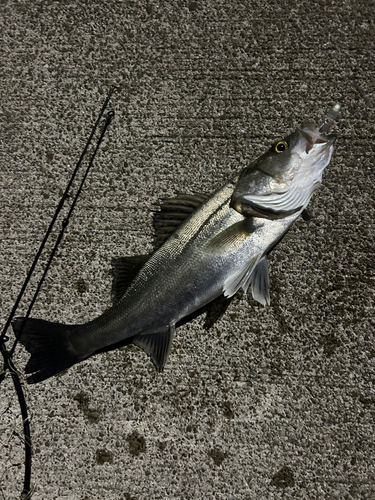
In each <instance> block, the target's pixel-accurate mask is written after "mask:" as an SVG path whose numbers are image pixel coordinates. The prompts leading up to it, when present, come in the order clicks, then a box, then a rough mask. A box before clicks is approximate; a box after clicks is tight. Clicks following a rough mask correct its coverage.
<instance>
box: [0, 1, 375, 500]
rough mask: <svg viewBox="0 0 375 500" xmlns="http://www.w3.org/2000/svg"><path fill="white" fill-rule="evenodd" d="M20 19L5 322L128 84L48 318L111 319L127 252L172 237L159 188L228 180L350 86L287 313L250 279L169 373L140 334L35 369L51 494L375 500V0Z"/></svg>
mask: <svg viewBox="0 0 375 500" xmlns="http://www.w3.org/2000/svg"><path fill="white" fill-rule="evenodd" d="M0 32H1V33H2V43H1V52H0V65H1V70H0V92H1V116H0V120H1V124H0V152H1V156H0V200H1V202H0V203H1V212H0V231H1V232H0V234H1V236H0V245H1V252H0V286H1V294H0V305H1V307H0V313H1V324H2V325H3V324H4V323H5V320H6V318H7V315H8V314H9V312H10V310H11V307H12V304H13V302H14V300H15V298H16V296H17V294H18V291H19V289H20V287H21V285H22V283H23V280H24V278H25V275H26V272H27V270H28V268H29V266H30V265H31V262H32V259H33V257H34V255H35V252H36V250H37V248H38V246H39V243H40V241H41V239H42V237H43V235H44V232H45V230H46V227H47V226H48V223H49V221H50V220H51V217H52V214H53V213H54V210H55V207H56V206H57V203H58V200H59V196H60V195H61V192H62V190H63V189H64V188H65V186H66V183H67V182H68V179H69V176H70V174H71V173H72V171H73V168H74V166H75V164H76V162H77V161H78V158H79V156H80V154H81V151H82V149H83V147H84V145H85V142H86V138H87V137H88V135H89V133H90V130H91V127H92V125H93V123H94V121H95V117H96V116H97V114H98V112H99V110H100V107H101V105H102V103H103V101H104V99H105V96H106V94H107V92H108V89H109V87H110V86H111V85H116V86H118V91H117V93H116V94H115V95H114V96H113V98H112V100H111V105H112V108H113V109H114V110H115V113H116V116H115V119H114V121H113V123H112V125H111V127H110V130H109V131H108V133H107V135H106V138H105V141H104V144H103V146H102V148H101V150H100V153H99V155H98V157H97V160H96V162H95V165H94V168H93V171H92V173H91V174H90V176H89V179H88V181H87V184H86V187H85V189H84V192H83V193H82V196H81V198H80V201H79V203H78V205H77V207H76V211H75V213H74V216H73V219H72V221H71V223H70V225H69V229H68V231H67V234H66V237H65V238H64V241H63V244H62V246H61V247H60V250H59V252H58V255H57V257H56V260H55V261H54V265H53V267H52V269H51V272H50V273H49V276H48V279H47V282H46V284H45V286H44V287H43V289H42V292H41V294H40V297H39V299H38V301H37V304H36V305H35V308H34V311H33V316H35V317H39V318H44V319H49V320H53V321H60V322H67V323H79V322H83V321H88V320H89V319H92V318H94V317H95V316H97V315H98V314H99V313H101V312H102V311H103V310H104V309H105V308H106V307H108V305H109V304H110V288H111V275H110V268H111V265H110V263H111V259H112V258H113V257H115V256H121V255H133V254H139V253H147V252H149V251H150V250H151V248H152V239H153V229H152V218H151V212H150V210H151V209H152V207H153V206H154V204H155V203H156V202H157V201H158V199H159V198H162V197H168V196H173V195H175V194H176V193H179V192H190V193H191V192H194V191H198V192H210V191H213V190H214V189H216V188H218V187H219V186H221V185H222V184H223V183H224V182H225V181H226V180H227V179H228V178H231V177H232V176H233V175H234V174H235V173H236V172H238V171H239V170H241V169H242V168H243V167H244V166H245V165H247V164H249V162H250V161H251V160H253V159H255V158H256V157H257V156H258V155H259V154H261V153H262V152H264V151H265V150H266V149H267V148H268V147H269V145H270V144H272V142H273V141H275V140H276V139H277V138H282V137H284V136H285V135H287V133H289V132H290V131H292V130H293V129H294V128H295V127H296V126H298V125H299V124H301V123H302V122H303V121H306V120H308V119H310V120H315V121H317V122H318V123H320V122H321V120H322V119H323V117H324V115H325V113H326V112H327V110H328V109H329V108H330V106H332V105H333V104H335V103H336V102H340V103H341V104H342V117H341V119H340V120H339V121H338V123H337V125H336V126H335V129H336V131H337V132H338V133H339V135H340V139H339V141H338V142H337V147H336V151H335V154H334V157H333V159H332V162H331V165H330V166H329V168H328V169H327V170H326V172H325V174H324V179H323V185H322V187H321V188H320V190H319V191H318V192H317V194H316V195H315V196H314V198H313V200H312V202H311V204H310V208H311V211H312V213H313V216H314V217H313V219H312V220H311V221H310V222H305V221H303V220H302V219H300V220H298V221H297V222H296V224H295V225H294V226H293V228H292V230H291V231H290V233H289V234H288V235H287V237H286V238H285V239H284V240H283V241H282V243H280V245H279V246H278V247H277V249H276V250H275V251H274V252H273V254H272V256H271V258H270V276H271V306H270V307H266V308H263V307H262V306H261V305H259V304H258V303H255V302H254V301H253V300H251V299H247V298H246V297H244V296H242V297H236V298H235V300H234V301H233V302H232V304H231V305H230V307H229V309H228V310H227V312H226V314H225V315H224V316H223V318H222V319H221V320H219V321H218V322H217V323H216V324H215V325H214V326H213V327H212V328H211V329H209V330H205V329H204V318H203V317H200V318H198V319H195V320H194V321H192V322H191V323H189V324H186V325H184V326H183V327H181V328H180V329H179V330H178V331H177V334H176V338H175V340H174V343H173V348H172V352H171V356H170V359H169V363H168V365H167V367H166V370H165V372H164V373H163V374H158V373H156V372H155V370H154V368H153V366H152V364H151V363H150V361H149V360H148V358H147V356H146V355H145V354H144V353H143V352H141V351H139V350H138V349H137V348H132V349H129V348H122V349H119V350H116V351H113V352H109V353H106V354H102V355H99V356H96V357H95V358H92V359H90V360H88V361H85V362H83V363H81V364H80V365H76V366H75V367H73V368H72V369H70V370H69V371H68V372H67V373H66V374H64V375H61V376H56V377H53V378H52V379H49V380H47V381H46V382H44V383H41V384H39V385H34V386H26V387H25V391H26V396H27V401H28V405H29V411H30V414H31V429H32V437H33V464H32V483H33V486H34V488H35V491H34V495H33V498H35V500H45V499H59V500H60V499H69V500H94V499H95V500H96V499H108V500H120V499H121V500H123V499H126V500H144V499H155V500H156V499H215V500H228V499H230V500H242V499H249V500H253V499H257V500H258V499H262V500H263V499H265V500H266V499H267V500H268V499H279V498H280V499H284V500H286V499H291V498H296V499H299V500H304V499H340V500H341V499H345V500H352V499H366V500H369V499H374V498H375V443H374V427H375V420H374V418H375V392H374V385H375V345H374V340H373V334H374V302H373V300H374V245H373V235H374V218H375V200H374V181H375V176H374V164H373V159H374V130H375V129H374V94H373V92H374V77H375V73H374V3H373V2H371V1H368V0H367V1H361V0H360V1H356V0H347V1H345V2H343V1H340V2H338V1H334V0H320V1H318V2H311V1H308V0H300V1H299V2H286V1H285V0H280V1H278V2H276V1H274V0H262V1H260V0H252V1H240V0H233V1H222V0H215V1H214V0H206V1H201V0H199V1H197V2H194V1H189V0H184V1H182V0H181V1H176V2H166V1H159V2H152V1H149V2H147V1H116V2H114V1H112V0H108V1H106V2H98V1H87V0H84V1H79V2H78V1H67V0H62V1H52V0H45V1H26V0H20V1H14V0H1V1H0ZM49 248H50V247H49ZM44 261H45V258H44ZM40 272H41V267H39V268H38V272H37V273H36V277H35V279H34V280H33V282H32V286H30V288H29V289H28V292H27V294H26V298H25V300H24V302H23V304H22V307H20V309H19V311H18V314H23V313H25V311H26V307H27V303H28V301H30V298H31V296H32V291H33V289H35V283H36V279H37V277H38V276H40ZM27 359H28V355H27V353H26V352H25V350H24V349H23V348H22V347H20V348H19V349H18V350H17V353H16V356H15V363H16V365H17V367H18V368H19V369H20V370H21V371H23V367H24V366H25V363H26V361H27ZM0 391H1V397H0V446H1V452H0V499H1V498H4V499H6V500H8V499H15V498H18V497H19V494H20V492H21V490H22V474H23V447H22V443H21V437H20V433H21V431H22V430H21V417H20V416H19V409H18V406H17V401H16V398H15V395H14V391H13V388H12V384H11V380H10V378H9V377H7V379H6V380H5V382H4V383H3V384H2V385H1V386H0Z"/></svg>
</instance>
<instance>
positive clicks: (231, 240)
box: [204, 218, 254, 255]
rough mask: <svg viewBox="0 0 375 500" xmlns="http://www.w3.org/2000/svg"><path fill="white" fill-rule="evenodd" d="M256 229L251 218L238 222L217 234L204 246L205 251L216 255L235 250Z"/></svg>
mask: <svg viewBox="0 0 375 500" xmlns="http://www.w3.org/2000/svg"><path fill="white" fill-rule="evenodd" d="M253 231H254V226H253V221H252V219H251V218H249V219H244V220H242V221H240V222H236V223H235V224H233V225H232V226H230V227H228V228H227V229H224V231H221V233H219V234H217V235H216V236H215V237H214V238H212V239H211V240H210V241H209V242H208V243H206V245H205V246H204V250H205V252H208V253H212V254H215V255H219V254H228V253H231V252H235V251H236V250H237V249H238V248H239V247H241V246H242V245H243V244H244V243H245V241H246V240H247V239H248V238H249V236H250V235H251V234H252V232H253Z"/></svg>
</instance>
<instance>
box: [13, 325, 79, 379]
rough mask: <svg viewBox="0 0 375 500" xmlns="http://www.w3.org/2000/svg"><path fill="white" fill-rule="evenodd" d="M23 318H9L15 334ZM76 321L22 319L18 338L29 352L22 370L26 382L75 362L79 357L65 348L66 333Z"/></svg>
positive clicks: (45, 376) (46, 376) (49, 374)
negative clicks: (70, 322) (70, 323)
mask: <svg viewBox="0 0 375 500" xmlns="http://www.w3.org/2000/svg"><path fill="white" fill-rule="evenodd" d="M22 323H23V318H17V319H16V320H15V321H13V323H12V326H13V331H14V333H15V334H16V336H17V337H18V332H19V331H20V328H21V325H22ZM77 326H79V325H63V324H61V323H52V322H50V321H44V320H42V319H31V318H29V319H28V320H27V321H26V324H25V327H24V329H23V330H22V333H21V337H20V339H19V341H20V342H21V344H23V345H24V346H25V347H26V349H27V351H28V352H29V353H30V354H31V358H30V359H29V361H28V363H27V365H26V368H25V372H26V373H32V374H33V375H30V376H29V377H28V378H27V382H28V383H29V384H35V383H37V382H41V381H42V380H45V379H47V378H49V377H52V375H55V374H56V373H59V372H61V371H62V370H65V369H66V368H69V367H70V366H72V365H74V364H75V363H78V361H80V360H81V359H80V358H79V357H78V356H77V355H75V354H74V353H73V352H72V351H71V349H70V348H69V342H68V337H69V335H70V334H71V333H72V331H73V330H74V329H75V328H77Z"/></svg>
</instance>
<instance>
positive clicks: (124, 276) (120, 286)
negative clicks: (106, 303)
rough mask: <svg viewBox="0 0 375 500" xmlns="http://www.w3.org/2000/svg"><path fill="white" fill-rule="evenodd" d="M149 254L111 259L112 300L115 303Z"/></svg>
mask: <svg viewBox="0 0 375 500" xmlns="http://www.w3.org/2000/svg"><path fill="white" fill-rule="evenodd" d="M149 257H150V256H149V255H134V256H132V257H116V258H114V259H112V268H113V269H112V274H113V282H112V292H111V296H112V302H113V303H114V304H115V303H116V302H118V301H119V300H120V299H121V297H122V296H123V295H124V293H125V291H126V290H127V288H128V287H129V285H130V283H131V282H132V281H133V279H134V278H135V277H136V276H137V274H138V273H139V271H140V269H141V268H142V267H143V266H144V264H145V263H146V262H147V260H148V259H149Z"/></svg>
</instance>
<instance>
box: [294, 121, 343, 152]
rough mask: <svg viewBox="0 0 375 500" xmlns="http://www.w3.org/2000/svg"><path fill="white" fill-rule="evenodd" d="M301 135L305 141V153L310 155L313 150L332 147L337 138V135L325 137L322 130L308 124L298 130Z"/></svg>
mask: <svg viewBox="0 0 375 500" xmlns="http://www.w3.org/2000/svg"><path fill="white" fill-rule="evenodd" d="M298 132H299V134H300V135H301V136H302V137H303V138H304V139H305V141H306V144H305V152H306V154H308V153H309V152H310V151H311V150H312V149H321V148H322V147H325V146H331V145H332V144H333V143H334V142H335V140H336V138H337V136H336V135H335V134H330V135H323V134H322V133H321V129H318V128H317V127H315V126H314V125H312V124H310V123H309V124H306V125H304V126H303V128H300V129H298Z"/></svg>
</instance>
